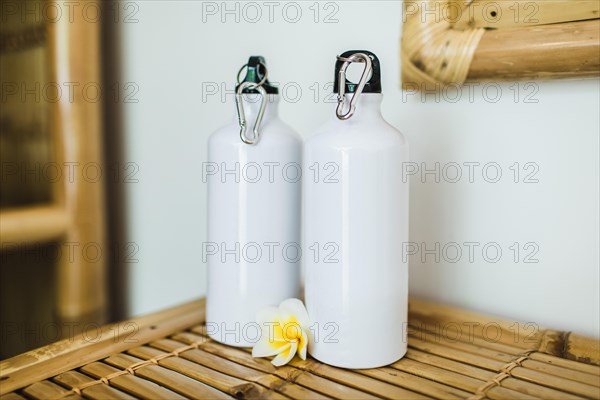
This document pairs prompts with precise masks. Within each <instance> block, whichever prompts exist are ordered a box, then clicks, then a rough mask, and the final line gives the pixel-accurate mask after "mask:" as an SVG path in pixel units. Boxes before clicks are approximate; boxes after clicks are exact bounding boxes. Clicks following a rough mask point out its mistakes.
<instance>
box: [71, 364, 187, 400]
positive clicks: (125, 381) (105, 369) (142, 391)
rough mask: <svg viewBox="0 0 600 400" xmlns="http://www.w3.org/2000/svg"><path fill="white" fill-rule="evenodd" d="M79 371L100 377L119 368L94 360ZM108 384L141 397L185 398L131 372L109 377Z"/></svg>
mask: <svg viewBox="0 0 600 400" xmlns="http://www.w3.org/2000/svg"><path fill="white" fill-rule="evenodd" d="M81 371H82V372H83V373H85V374H87V375H89V376H92V377H94V378H98V379H100V378H102V377H105V376H108V375H110V374H114V373H115V372H118V371H120V370H119V369H118V368H114V367H112V366H110V365H107V364H104V363H101V362H94V363H91V364H87V365H85V366H83V367H82V368H81ZM110 385H111V386H114V387H116V388H117V389H119V390H122V391H124V392H126V393H129V394H131V395H132V396H135V397H138V398H142V399H175V400H179V399H184V398H185V397H182V396H180V395H179V394H177V393H175V392H173V391H172V390H169V389H167V388H164V387H162V386H160V385H157V384H156V383H154V382H150V381H148V380H146V379H142V378H140V377H138V376H135V375H131V374H125V375H121V376H118V377H116V378H113V379H111V380H110Z"/></svg>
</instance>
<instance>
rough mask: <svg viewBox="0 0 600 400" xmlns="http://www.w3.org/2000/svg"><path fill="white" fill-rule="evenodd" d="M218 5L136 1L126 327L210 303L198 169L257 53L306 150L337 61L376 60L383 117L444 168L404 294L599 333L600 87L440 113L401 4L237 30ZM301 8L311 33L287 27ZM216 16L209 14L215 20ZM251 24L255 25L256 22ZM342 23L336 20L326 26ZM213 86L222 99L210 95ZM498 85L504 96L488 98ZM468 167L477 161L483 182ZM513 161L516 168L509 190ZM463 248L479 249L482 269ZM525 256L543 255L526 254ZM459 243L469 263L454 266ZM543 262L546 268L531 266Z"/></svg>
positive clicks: (420, 214) (418, 217)
mask: <svg viewBox="0 0 600 400" xmlns="http://www.w3.org/2000/svg"><path fill="white" fill-rule="evenodd" d="M222 4H223V3H221V2H204V3H203V2H194V1H169V2H167V1H143V2H137V5H138V6H139V10H138V11H137V12H136V14H135V16H134V17H135V18H136V19H137V20H138V22H137V23H123V24H122V55H121V56H122V60H123V65H122V80H123V82H135V83H137V85H138V87H139V92H138V93H137V94H136V95H135V98H137V99H138V100H139V102H138V103H131V104H124V105H123V107H124V109H123V114H124V132H125V147H126V149H125V160H126V161H130V162H135V163H137V164H138V165H139V172H138V174H137V177H138V178H139V182H138V183H137V184H131V185H127V198H128V204H127V205H126V211H127V218H128V221H127V224H128V226H129V230H128V232H127V236H128V240H129V241H134V242H136V243H137V244H138V246H139V252H138V254H137V258H138V259H139V262H138V263H134V264H129V265H128V267H129V271H128V274H129V277H130V283H131V286H130V295H129V312H130V314H140V313H146V312H150V311H153V310H157V309H161V308H164V307H167V306H171V305H174V304H177V303H181V302H184V301H186V300H189V299H192V298H196V297H199V296H202V295H203V294H204V293H205V286H206V278H205V274H206V268H205V266H204V265H203V263H202V257H201V243H202V242H203V241H205V240H206V185H205V184H203V183H202V179H201V163H202V162H203V161H204V160H205V159H206V142H207V138H208V136H209V135H210V134H211V132H212V131H214V130H215V129H216V128H218V127H219V126H221V125H222V124H224V123H225V122H226V121H228V120H229V119H230V118H232V115H233V113H234V105H233V97H232V95H231V94H227V95H225V93H224V92H223V89H227V90H232V89H233V87H234V86H233V82H234V79H235V74H236V73H237V70H238V68H239V67H240V66H241V65H242V64H244V62H245V61H246V59H247V57H248V56H249V55H251V54H261V55H264V56H265V57H266V58H267V61H268V66H269V70H270V73H271V77H272V78H271V79H272V80H273V81H277V82H280V86H282V87H285V88H286V91H285V94H286V99H287V101H286V99H284V101H283V102H282V104H281V107H280V112H281V115H282V118H283V119H284V120H286V121H287V122H288V123H289V124H291V125H292V126H293V127H295V128H296V129H297V130H298V131H299V132H300V133H301V134H302V135H303V136H304V137H308V136H310V134H311V132H312V131H313V130H314V129H315V128H317V127H318V126H319V125H320V124H321V123H323V122H324V121H325V120H326V119H327V118H329V117H330V113H331V106H329V105H327V104H324V102H323V100H324V98H325V96H326V95H327V94H328V92H329V90H327V91H326V90H325V89H324V87H325V85H326V84H327V83H328V82H331V81H332V80H333V66H334V62H335V55H336V54H339V53H341V52H342V51H344V50H347V49H362V48H365V49H369V50H372V51H373V52H375V53H376V54H377V55H378V56H379V58H380V60H381V63H382V66H383V78H382V79H383V88H384V94H385V98H384V103H383V114H384V116H385V118H386V119H387V120H388V121H389V122H390V123H392V124H393V125H394V126H396V127H398V128H399V129H400V130H401V131H402V132H403V133H404V134H405V135H406V136H407V138H408V140H409V142H410V145H411V159H412V161H414V162H416V163H418V166H419V168H421V163H425V166H426V167H427V168H429V169H432V168H434V167H435V163H440V168H441V172H442V174H441V176H440V182H439V183H437V182H435V176H434V175H426V176H425V178H426V179H422V178H421V177H420V176H419V175H415V176H414V177H413V179H412V180H411V196H410V200H411V204H410V224H411V226H410V235H411V236H410V237H411V241H414V242H415V243H417V244H418V245H419V247H420V251H419V252H418V253H417V254H416V255H415V256H413V257H411V259H410V261H411V268H410V289H411V293H412V294H414V295H420V296H424V297H427V298H431V299H436V300H441V301H444V302H449V303H452V304H456V305H459V306H464V307H468V308H471V309H476V310H481V311H486V312H490V313H495V314H498V315H500V316H505V317H510V318H516V319H520V320H524V321H531V322H534V323H537V324H540V325H544V326H550V327H554V328H557V329H564V330H572V331H576V332H580V333H583V334H589V335H596V336H598V335H600V327H599V316H600V309H599V307H600V297H599V296H600V295H599V285H600V283H599V282H600V272H599V250H598V243H599V227H598V221H599V211H598V210H599V193H598V186H599V173H598V167H599V147H598V144H599V140H598V139H599V131H600V126H599V111H598V110H599V109H600V101H599V93H600V85H599V81H598V80H585V81H582V80H572V81H557V82H537V83H534V84H532V85H530V86H526V83H520V84H517V85H516V86H515V85H514V84H502V85H493V86H490V87H489V88H488V89H487V91H486V92H485V93H484V91H482V89H481V86H479V87H473V88H472V93H473V94H472V96H470V92H469V90H468V89H465V90H464V91H463V92H461V93H457V92H455V91H452V90H450V91H448V92H447V93H445V95H444V96H442V98H441V99H439V100H438V99H436V98H435V96H434V95H427V96H425V97H423V96H422V95H419V94H408V93H404V94H403V93H402V92H401V91H400V90H399V60H398V48H399V37H400V22H401V3H400V2H397V1H381V2H375V1H368V2H367V1H338V2H335V3H331V4H333V5H329V6H326V4H325V3H319V4H317V5H316V6H315V5H314V2H298V3H295V4H292V5H287V6H286V4H288V3H286V2H282V3H278V4H279V5H277V6H275V8H274V9H273V13H272V16H271V18H272V21H270V20H269V19H270V16H269V8H268V7H267V6H265V5H264V3H262V2H258V3H253V4H254V5H253V6H245V4H246V3H244V2H241V3H237V5H236V3H234V2H229V3H227V8H228V9H230V10H235V7H238V9H239V12H238V13H237V17H238V18H239V22H236V21H235V19H236V13H235V12H234V13H231V14H225V13H224V12H223V6H222ZM256 6H258V8H257V7H256ZM297 6H299V8H300V10H301V12H302V16H301V17H300V20H299V21H298V22H296V23H291V22H288V21H290V20H293V19H295V18H296V13H295V11H296V10H297V8H298V7H297ZM244 7H246V8H244ZM248 7H250V8H248ZM286 7H287V8H286ZM311 7H312V8H311ZM215 8H216V9H217V13H216V14H215V15H211V14H209V13H207V12H206V11H213V10H214V9H215ZM315 8H318V9H319V10H320V13H319V16H318V22H315V20H314V19H315V11H314V10H315ZM257 10H260V12H261V18H260V20H259V21H258V22H255V23H252V20H255V19H256V17H257V13H256V12H257ZM284 10H285V11H284ZM129 11H131V10H129ZM203 11H204V12H203ZM331 12H335V14H334V15H333V16H332V18H334V19H337V22H334V23H324V19H325V17H326V16H327V15H328V14H329V13H331ZM222 18H224V19H225V22H222ZM286 18H287V20H286ZM203 20H204V21H203ZM215 85H216V86H218V87H220V89H219V93H217V94H214V95H210V94H209V93H207V92H209V91H210V90H214V87H215ZM221 85H223V86H221ZM314 85H316V86H314ZM316 87H319V90H318V92H317V90H316ZM297 88H300V90H301V94H298V91H297ZM517 88H518V93H517ZM329 89H330V87H329ZM498 89H500V91H501V96H500V97H499V99H498V101H497V102H492V100H494V99H495V97H496V96H497V92H498ZM457 95H458V96H460V98H459V100H458V101H454V102H453V101H449V100H452V98H454V97H455V96H457ZM221 96H225V97H226V99H224V100H226V101H222V99H221ZM315 96H316V97H317V99H315ZM486 96H487V97H486ZM528 96H530V97H529V98H528ZM470 97H471V98H470ZM292 100H293V101H296V100H297V101H296V102H293V101H292ZM527 100H536V101H537V102H536V103H529V102H527ZM465 162H478V163H480V165H479V166H478V167H476V168H475V170H474V172H475V173H474V175H473V182H469V177H468V172H469V171H468V169H467V166H466V165H465V164H464V163H465ZM492 162H494V163H497V164H498V165H499V167H500V170H501V173H502V177H501V178H500V180H499V181H498V182H497V183H489V182H488V181H486V179H484V178H487V179H488V180H491V179H493V178H494V175H495V170H494V169H488V170H487V175H485V176H484V175H483V174H482V166H483V165H484V164H486V163H492ZM515 162H518V163H519V169H520V172H521V173H520V175H519V177H518V179H517V180H518V182H516V183H515V182H514V180H515V175H514V170H515V168H514V167H513V169H510V167H511V166H513V165H514V163H515ZM448 163H458V164H459V165H460V166H461V167H462V173H463V176H462V178H461V179H460V180H459V182H457V183H452V182H450V180H452V179H453V178H454V176H455V172H456V169H452V165H454V164H448ZM525 163H534V164H535V166H537V167H538V171H537V173H536V174H535V176H534V178H536V179H538V180H539V182H538V183H525V182H524V179H525V177H526V174H527V173H529V172H532V171H534V170H533V167H529V168H528V169H525ZM490 165H491V164H490ZM494 165H495V164H494ZM444 166H446V167H447V168H446V169H445V172H446V174H445V175H444V174H443V172H444V169H443V167H444ZM466 242H476V243H479V245H473V246H475V247H474V253H473V259H472V260H470V256H469V251H468V250H469V247H467V245H466V244H465V243H466ZM515 242H517V243H518V247H520V252H519V254H518V256H517V262H515V259H514V257H515V249H516V248H515V247H514V246H513V243H515ZM529 242H532V243H534V245H533V246H530V247H528V248H524V246H525V245H526V243H529ZM423 243H424V244H425V246H426V247H427V248H429V249H432V248H435V245H436V243H439V246H440V250H439V252H438V255H439V257H440V259H439V261H436V260H435V254H429V255H428V254H427V253H424V252H423V251H422V250H423V247H422V246H423ZM449 243H457V244H458V245H453V244H449ZM486 244H492V246H496V247H499V248H500V249H501V250H502V257H501V258H500V260H499V261H497V262H495V263H492V262H490V261H487V260H486V257H487V259H488V260H489V259H490V258H494V257H495V251H494V248H493V247H489V246H488V248H487V249H488V253H487V254H483V253H482V250H483V246H484V245H486ZM444 246H446V248H445V251H444ZM457 246H458V247H459V248H460V249H461V250H462V252H463V254H462V257H461V258H460V260H458V261H457V262H451V261H452V259H454V258H455V257H456V248H457ZM511 246H513V247H512V248H511ZM532 251H535V252H536V254H535V255H534V256H533V258H534V259H537V260H538V261H539V262H537V263H524V262H523V261H524V258H525V256H526V255H527V254H529V253H530V252H532ZM422 257H425V260H424V262H423V260H422ZM471 261H472V262H471Z"/></svg>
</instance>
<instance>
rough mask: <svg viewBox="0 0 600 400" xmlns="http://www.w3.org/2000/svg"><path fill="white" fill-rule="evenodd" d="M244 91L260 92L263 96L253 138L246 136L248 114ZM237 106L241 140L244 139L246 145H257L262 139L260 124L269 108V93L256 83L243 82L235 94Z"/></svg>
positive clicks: (253, 130)
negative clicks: (245, 106) (245, 108)
mask: <svg viewBox="0 0 600 400" xmlns="http://www.w3.org/2000/svg"><path fill="white" fill-rule="evenodd" d="M244 89H251V90H258V92H259V93H260V95H261V96H262V98H261V101H260V108H259V109H258V115H257V116H256V121H255V122H254V127H253V129H252V132H253V133H254V136H253V137H252V138H249V137H248V136H246V128H247V122H246V114H245V113H244V99H243V98H242V91H243V90H244ZM235 104H236V106H237V113H238V122H239V124H240V139H242V142H244V143H246V144H256V143H257V142H258V139H259V138H260V132H259V130H258V129H259V128H260V123H261V122H262V119H263V115H264V114H265V108H266V107H267V91H266V90H265V88H264V87H262V86H260V85H257V84H256V83H254V82H242V83H240V85H239V86H238V88H237V90H236V93H235Z"/></svg>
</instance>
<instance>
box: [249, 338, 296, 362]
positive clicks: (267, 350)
mask: <svg viewBox="0 0 600 400" xmlns="http://www.w3.org/2000/svg"><path fill="white" fill-rule="evenodd" d="M288 345H289V343H288V342H279V341H277V342H270V341H269V338H268V336H266V335H265V334H264V333H263V336H262V337H261V338H260V340H259V341H258V342H257V343H256V344H255V345H254V347H253V348H252V357H270V356H274V355H275V354H279V353H281V352H282V351H284V350H285V349H286V348H287V346H288Z"/></svg>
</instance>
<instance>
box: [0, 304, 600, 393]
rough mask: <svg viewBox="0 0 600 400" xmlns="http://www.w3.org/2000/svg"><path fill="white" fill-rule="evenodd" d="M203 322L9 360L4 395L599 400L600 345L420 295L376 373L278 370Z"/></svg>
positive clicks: (71, 343)
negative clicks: (389, 358) (397, 351)
mask: <svg viewBox="0 0 600 400" xmlns="http://www.w3.org/2000/svg"><path fill="white" fill-rule="evenodd" d="M203 322H204V300H197V301H194V302H191V303H188V304H184V305H182V306H179V307H175V308H172V309H169V310H165V311H161V312H158V313H155V314H152V315H149V316H145V317H140V318H135V319H132V320H129V321H124V322H121V323H117V324H112V325H107V326H105V327H102V328H98V329H96V328H95V327H94V328H93V329H89V330H88V331H87V333H84V334H82V335H80V336H77V337H75V338H71V339H66V340H63V341H61V342H57V343H54V344H52V345H50V346H46V347H43V348H40V349H36V350H33V351H30V352H28V353H25V354H21V355H19V356H16V357H13V358H11V359H8V360H4V361H2V362H1V363H0V394H1V399H3V400H4V399H22V398H32V399H59V398H68V399H78V398H89V399H111V398H115V399H132V398H149V399H156V398H167V399H179V398H203V399H207V398H210V399H213V398H215V399H220V398H238V399H245V398H275V399H290V398H291V399H296V398H297V399H317V398H335V399H346V398H347V399H364V398H387V399H428V398H438V399H467V398H471V399H483V398H490V399H509V398H514V399H532V398H540V399H569V400H571V399H580V398H589V399H599V398H600V366H599V365H600V345H599V342H598V339H596V338H588V337H583V336H579V335H574V334H571V333H569V332H559V331H554V330H549V329H544V328H541V327H538V326H537V325H536V324H533V323H520V322H515V321H507V320H500V319H498V318H494V317H491V316H485V315H481V314H477V313H473V312H469V311H465V310H462V309H458V308H455V307H450V306H447V305H442V304H436V303H431V302H427V301H424V300H419V299H411V301H410V305H409V326H408V327H407V330H408V338H409V339H408V345H409V350H408V353H407V355H406V356H405V357H404V358H403V359H402V360H400V361H398V362H396V363H394V364H391V365H389V366H386V367H383V368H376V369H365V370H348V369H340V368H335V367H331V366H329V365H326V364H322V363H320V362H318V361H316V360H314V359H312V358H310V357H308V359H307V360H306V361H302V360H300V359H298V358H297V357H296V358H295V359H294V360H293V361H292V362H291V363H289V364H288V365H286V366H283V367H279V368H276V367H274V366H273V365H272V364H271V363H270V361H269V360H268V359H262V358H260V359H257V358H253V357H252V355H251V354H250V350H248V349H240V348H234V347H229V346H225V345H222V344H220V343H217V342H215V341H213V340H211V339H209V338H208V337H207V336H206V330H205V326H204V325H203ZM398 338H399V340H401V338H402V333H401V332H399V334H398ZM365 345H368V343H365Z"/></svg>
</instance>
